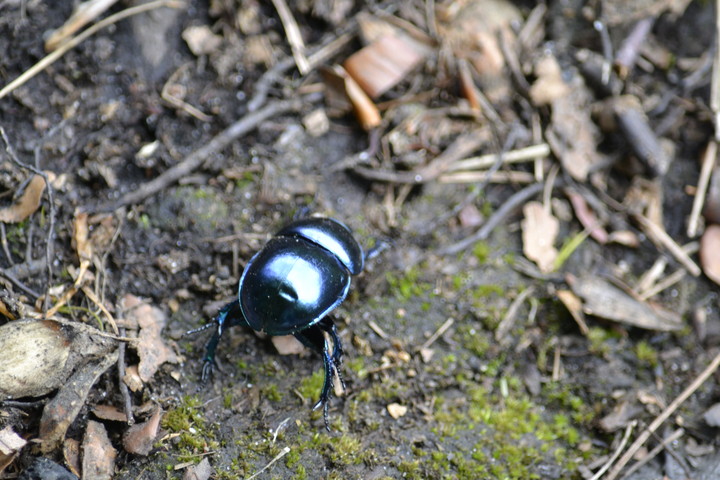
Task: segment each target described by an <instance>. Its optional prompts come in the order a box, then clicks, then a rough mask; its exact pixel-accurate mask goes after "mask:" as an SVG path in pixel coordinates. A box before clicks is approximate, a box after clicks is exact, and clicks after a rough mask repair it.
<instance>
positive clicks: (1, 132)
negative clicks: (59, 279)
mask: <svg viewBox="0 0 720 480" xmlns="http://www.w3.org/2000/svg"><path fill="white" fill-rule="evenodd" d="M0 136H2V139H3V142H5V151H6V152H7V154H8V155H9V156H10V159H11V160H12V161H13V162H15V164H17V165H19V166H20V167H22V168H25V169H27V170H30V171H31V172H33V173H34V174H35V175H40V176H41V177H42V178H43V180H44V181H45V187H46V191H47V195H48V204H49V210H50V214H49V219H48V220H49V221H48V232H47V236H46V237H45V242H46V243H45V267H46V268H47V278H46V286H45V288H50V285H52V277H53V270H52V260H53V239H54V237H55V200H54V196H53V188H52V185H50V177H49V176H48V174H47V173H45V172H44V171H42V170H40V169H39V168H37V167H36V166H34V165H29V164H27V163H25V162H22V161H21V160H20V159H19V158H18V156H17V155H16V154H15V150H14V149H13V148H12V145H10V140H8V137H7V134H6V133H5V128H3V127H0ZM49 302H50V296H49V295H45V300H44V301H43V311H47V309H48V307H49V306H50V303H49Z"/></svg>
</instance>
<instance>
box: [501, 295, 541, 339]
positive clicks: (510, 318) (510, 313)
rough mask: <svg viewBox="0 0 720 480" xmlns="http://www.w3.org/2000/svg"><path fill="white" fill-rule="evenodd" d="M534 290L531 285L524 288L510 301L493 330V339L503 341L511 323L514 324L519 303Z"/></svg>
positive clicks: (511, 325) (510, 327)
mask: <svg viewBox="0 0 720 480" xmlns="http://www.w3.org/2000/svg"><path fill="white" fill-rule="evenodd" d="M534 292H535V288H534V287H532V286H531V287H530V288H526V289H525V290H523V291H522V292H520V295H518V296H517V297H516V298H515V300H513V301H512V303H511V304H510V306H509V307H508V309H507V313H506V314H505V316H504V317H503V319H502V320H501V321H500V323H499V324H498V326H497V329H496V330H495V340H497V341H498V342H501V343H504V340H505V338H506V336H507V334H508V333H509V332H510V329H512V327H513V325H515V320H516V319H517V313H518V311H519V310H520V305H522V303H523V302H524V301H525V299H527V298H528V297H529V296H530V295H532V294H533V293H534Z"/></svg>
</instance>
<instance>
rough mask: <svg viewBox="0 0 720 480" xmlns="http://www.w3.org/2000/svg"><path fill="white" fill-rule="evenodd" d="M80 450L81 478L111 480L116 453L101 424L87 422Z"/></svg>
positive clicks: (91, 421) (92, 421)
mask: <svg viewBox="0 0 720 480" xmlns="http://www.w3.org/2000/svg"><path fill="white" fill-rule="evenodd" d="M82 450H83V455H82V474H83V476H82V478H83V479H92V480H111V479H112V477H113V473H114V472H115V458H116V457H117V451H116V450H115V449H114V448H113V446H112V443H110V438H109V437H108V434H107V430H105V426H104V425H103V424H102V423H100V422H96V421H94V420H90V421H88V424H87V429H86V430H85V438H84V439H83V444H82Z"/></svg>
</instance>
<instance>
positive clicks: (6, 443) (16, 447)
mask: <svg viewBox="0 0 720 480" xmlns="http://www.w3.org/2000/svg"><path fill="white" fill-rule="evenodd" d="M26 444H27V441H26V440H25V439H24V438H22V437H21V436H20V435H18V434H17V433H15V431H14V430H13V429H12V427H11V426H9V425H8V426H7V427H5V428H3V429H2V430H0V473H2V471H3V470H5V468H7V466H8V465H10V464H11V463H12V462H13V460H14V459H15V456H16V455H17V454H18V453H19V452H20V450H21V449H22V448H23V447H24V446H25V445H26Z"/></svg>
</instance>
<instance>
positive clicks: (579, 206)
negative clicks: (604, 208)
mask: <svg viewBox="0 0 720 480" xmlns="http://www.w3.org/2000/svg"><path fill="white" fill-rule="evenodd" d="M565 194H566V195H567V196H568V198H570V203H571V204H572V206H573V210H575V216H576V217H577V219H578V220H580V223H581V224H582V226H583V227H585V230H587V231H588V232H590V236H591V237H592V238H593V239H595V241H597V242H598V243H600V244H602V245H605V244H606V243H607V242H608V241H609V238H608V237H609V236H608V233H607V232H606V231H605V229H604V228H602V226H601V223H600V221H599V220H598V218H597V216H596V215H595V212H593V211H592V210H591V209H590V207H589V206H588V204H587V202H586V201H585V199H584V198H583V197H582V195H580V194H579V193H577V192H575V191H573V190H572V189H569V188H568V189H565Z"/></svg>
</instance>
